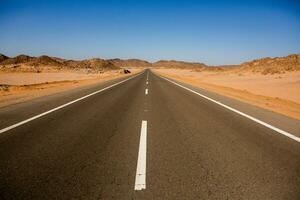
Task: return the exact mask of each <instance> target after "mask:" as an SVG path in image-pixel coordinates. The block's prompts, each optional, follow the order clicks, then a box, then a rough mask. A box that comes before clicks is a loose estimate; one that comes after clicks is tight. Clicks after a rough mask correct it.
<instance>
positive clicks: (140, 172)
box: [134, 120, 147, 190]
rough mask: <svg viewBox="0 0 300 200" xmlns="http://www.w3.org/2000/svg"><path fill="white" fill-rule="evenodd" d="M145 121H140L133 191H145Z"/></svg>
mask: <svg viewBox="0 0 300 200" xmlns="http://www.w3.org/2000/svg"><path fill="white" fill-rule="evenodd" d="M146 156H147V121H144V120H143V121H142V126H141V136H140V146H139V154H138V161H137V166H136V176H135V185H134V190H142V189H146Z"/></svg>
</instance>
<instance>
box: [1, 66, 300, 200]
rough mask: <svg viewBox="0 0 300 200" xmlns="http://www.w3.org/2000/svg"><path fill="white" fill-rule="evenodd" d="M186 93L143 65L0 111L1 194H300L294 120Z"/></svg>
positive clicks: (161, 196)
mask: <svg viewBox="0 0 300 200" xmlns="http://www.w3.org/2000/svg"><path fill="white" fill-rule="evenodd" d="M121 81H122V82H121ZM182 85H183V84H182ZM184 87H188V88H190V89H191V90H192V91H196V90H197V89H195V88H192V87H190V86H186V85H185V86H184ZM192 91H189V90H187V89H185V88H183V87H180V86H178V85H176V84H174V83H173V82H170V81H168V80H166V79H163V78H162V77H160V76H158V75H157V74H154V73H153V72H151V71H150V70H146V71H144V72H142V73H140V74H138V75H137V76H132V77H131V78H130V79H129V80H127V79H125V78H123V79H118V80H114V81H110V82H106V83H105V84H99V85H94V86H93V87H86V88H84V89H77V90H72V91H68V92H64V93H60V94H57V95H51V96H47V97H43V98H39V99H36V100H33V101H30V102H25V103H21V104H17V105H13V106H9V107H5V108H2V109H0V129H1V133H0V199H300V143H299V141H297V138H299V132H300V131H299V130H300V129H299V128H300V123H299V121H297V120H292V119H289V118H286V117H284V116H281V115H278V114H275V113H271V112H268V111H265V110H262V109H259V108H256V107H253V106H250V105H247V104H243V103H241V102H238V101H235V100H231V99H228V98H225V97H222V96H218V95H216V94H213V93H209V92H206V94H205V95H210V96H209V98H213V99H215V100H216V99H217V101H218V102H221V103H224V104H226V105H229V106H230V108H232V107H234V108H235V109H238V111H241V112H242V113H246V114H247V115H251V116H252V117H255V119H259V120H262V121H263V122H266V124H268V125H271V128H270V127H266V126H265V125H262V124H260V123H258V122H256V121H253V120H251V119H249V118H247V117H245V116H243V115H241V114H240V113H237V112H234V111H232V110H230V109H228V108H226V107H224V106H221V105H219V104H217V103H215V102H212V101H211V100H208V99H206V98H203V97H201V96H199V95H197V94H196V93H193V92H192ZM197 92H204V93H205V91H201V90H197ZM201 94H202V93H201ZM74 100H75V101H74ZM69 102H70V103H69ZM20 122H21V123H20ZM274 127H275V128H279V130H282V131H284V132H283V133H289V134H292V136H294V138H291V137H288V136H287V135H285V134H282V133H279V132H278V131H276V130H274V129H273V128H274Z"/></svg>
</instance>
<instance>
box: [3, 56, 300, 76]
mask: <svg viewBox="0 0 300 200" xmlns="http://www.w3.org/2000/svg"><path fill="white" fill-rule="evenodd" d="M19 64H26V65H28V66H33V67H36V68H38V67H41V66H49V67H56V68H67V69H90V70H92V71H101V70H114V69H121V68H130V67H141V68H148V67H153V68H176V69H192V70H196V71H223V70H230V69H235V70H239V71H243V72H247V71H249V72H254V73H262V74H274V73H284V72H286V71H295V70H300V54H291V55H288V56H286V57H275V58H269V57H267V58H261V59H255V60H252V61H248V62H244V63H242V64H240V65H220V66H208V65H206V64H204V63H197V62H185V61H177V60H160V61H157V62H154V63H151V62H148V61H145V60H141V59H118V58H117V59H107V60H105V59H100V58H93V59H85V60H79V61H75V60H67V59H63V58H57V57H49V56H46V55H42V56H39V57H32V56H28V55H23V54H22V55H18V56H16V57H13V58H10V57H8V56H5V55H3V54H0V66H2V67H1V68H0V69H3V68H5V67H7V66H13V67H14V68H16V67H18V65H19Z"/></svg>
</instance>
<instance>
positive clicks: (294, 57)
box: [239, 54, 300, 74]
mask: <svg viewBox="0 0 300 200" xmlns="http://www.w3.org/2000/svg"><path fill="white" fill-rule="evenodd" d="M239 70H241V71H249V72H254V73H261V74H276V73H285V72H288V71H296V70H300V54H291V55H288V56H286V57H275V58H270V57H267V58H261V59H256V60H253V61H250V62H245V63H242V64H241V65H240V67H239Z"/></svg>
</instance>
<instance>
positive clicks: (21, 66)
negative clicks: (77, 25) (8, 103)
mask: <svg viewBox="0 0 300 200" xmlns="http://www.w3.org/2000/svg"><path fill="white" fill-rule="evenodd" d="M0 67H1V68H0V69H1V70H2V71H22V72H31V71H33V72H36V71H38V72H39V71H45V70H61V69H70V70H88V71H89V72H101V71H105V70H115V69H119V67H118V66H116V65H114V64H113V63H112V62H111V61H107V60H103V59H99V58H94V59H87V60H81V61H74V60H65V59H61V58H56V57H49V56H46V55H43V56H39V57H31V56H27V55H19V56H16V57H13V58H9V57H7V56H4V55H1V56H0Z"/></svg>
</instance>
